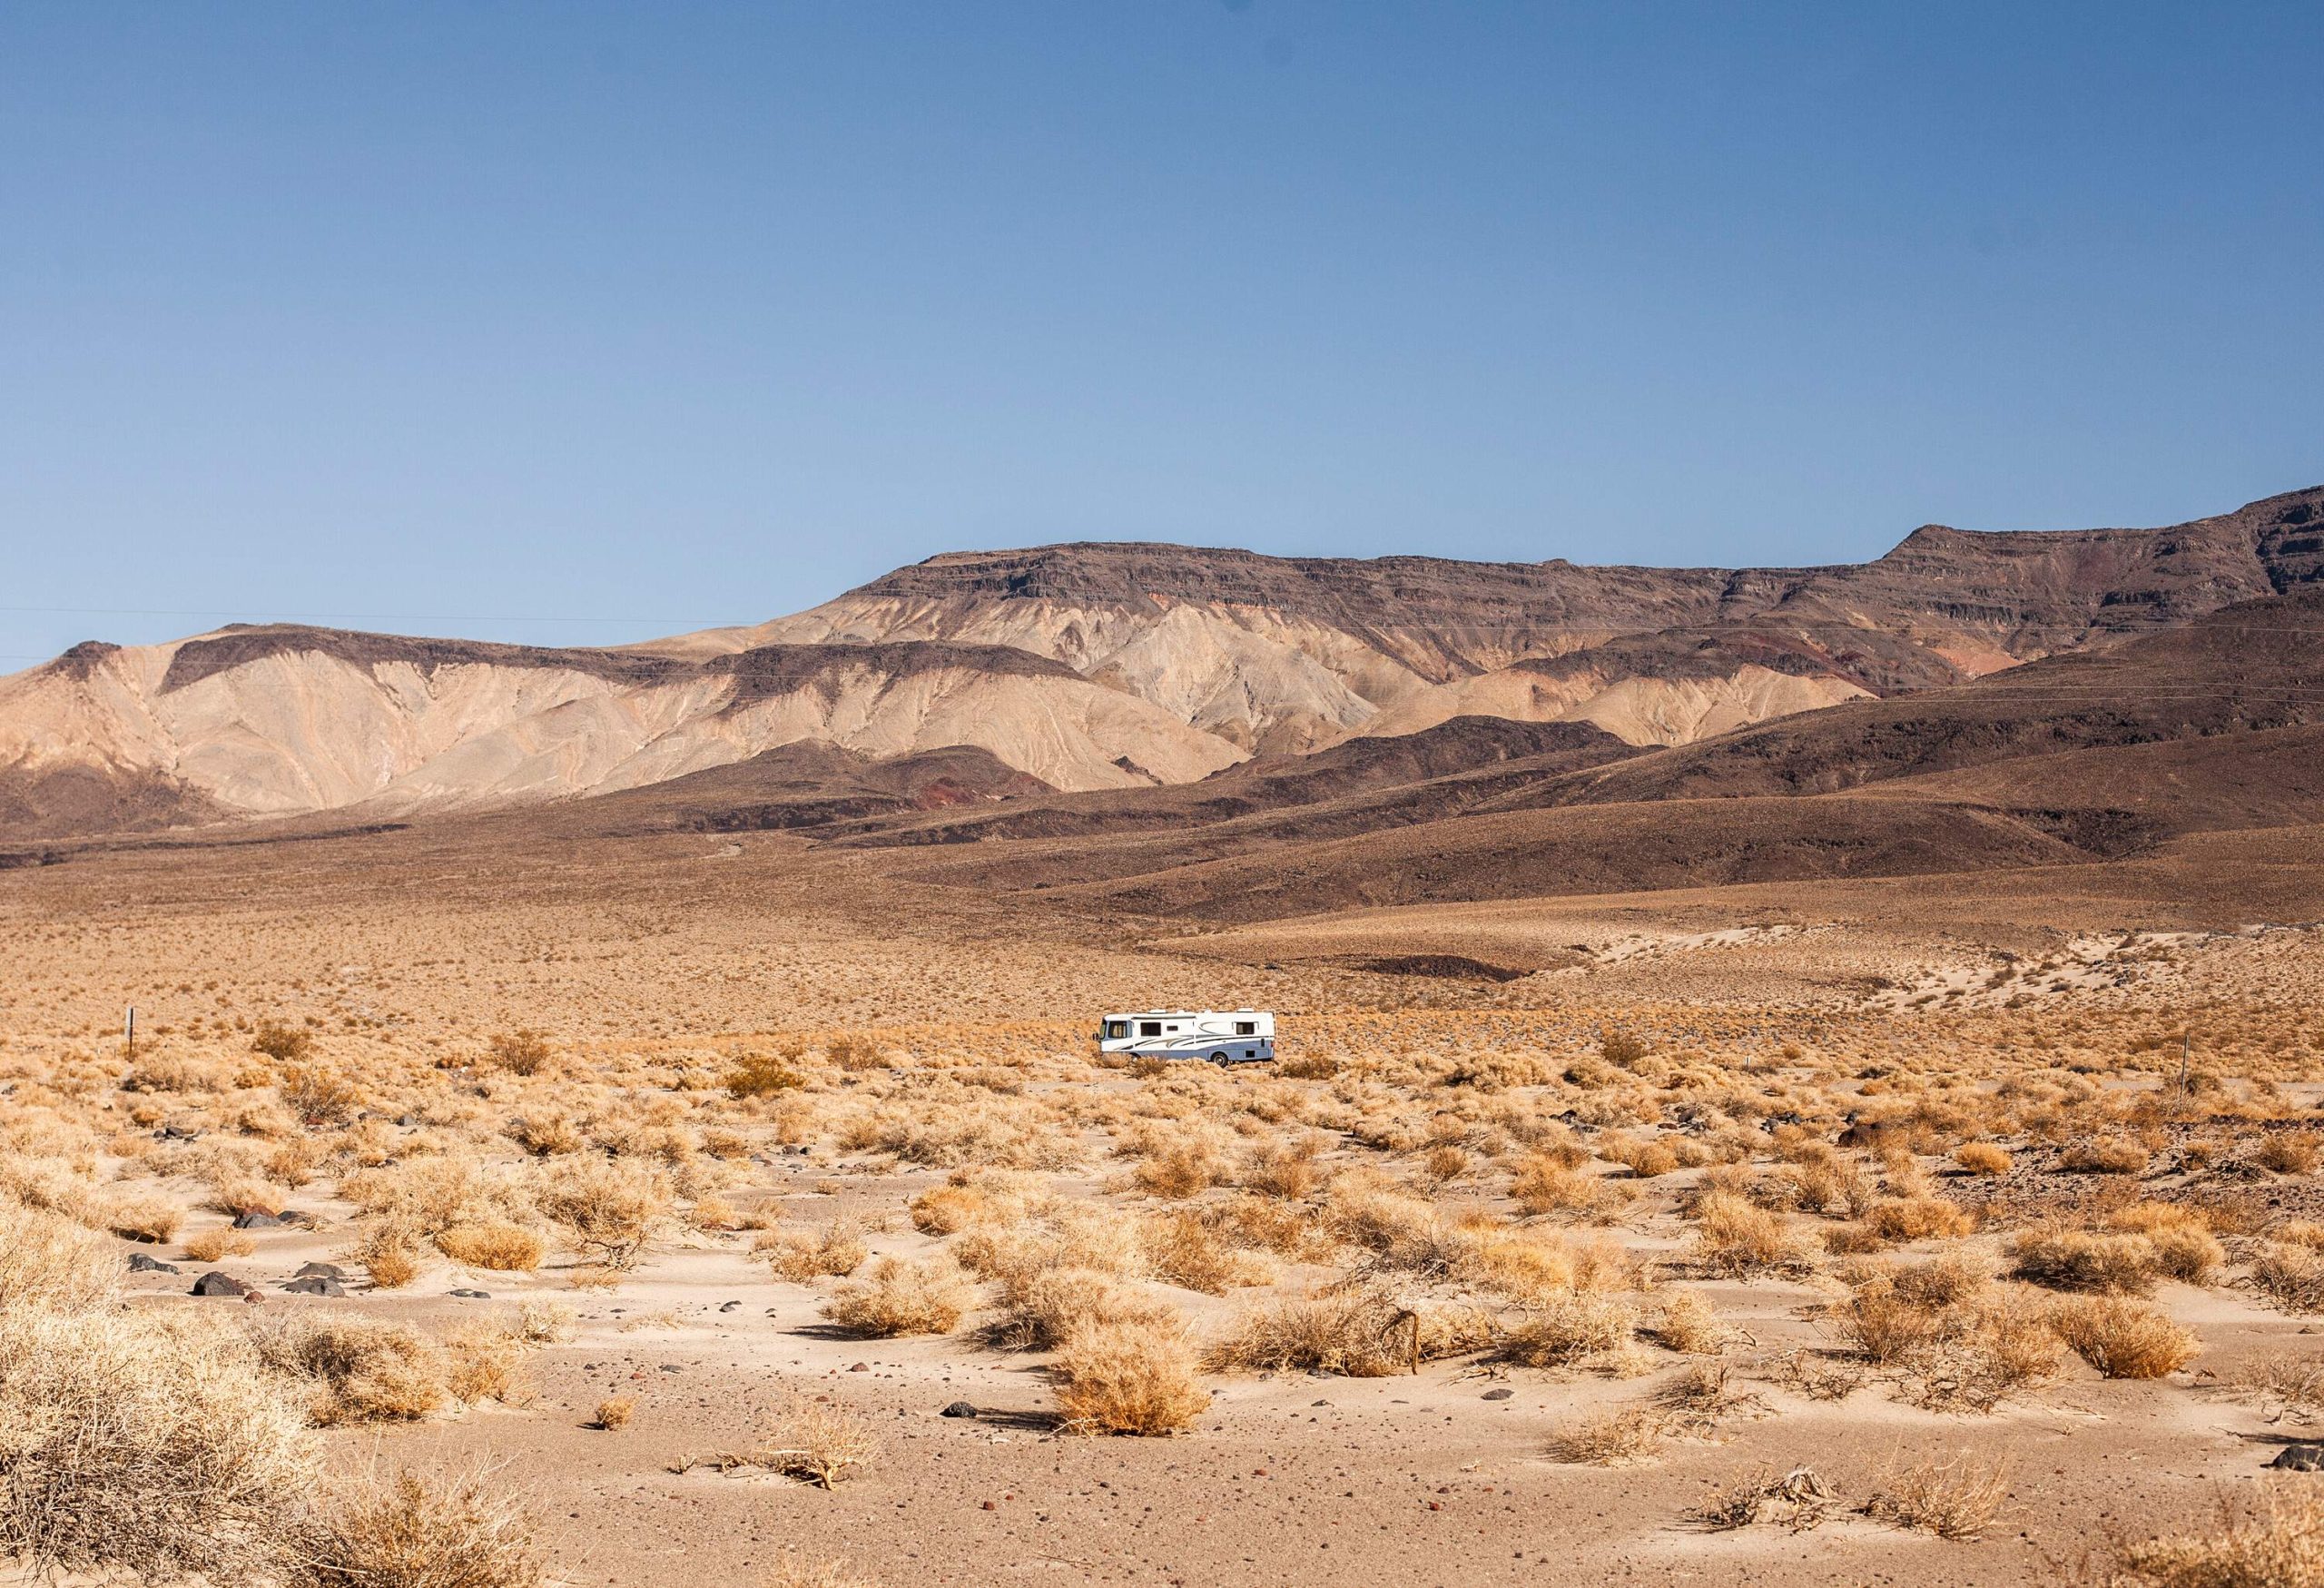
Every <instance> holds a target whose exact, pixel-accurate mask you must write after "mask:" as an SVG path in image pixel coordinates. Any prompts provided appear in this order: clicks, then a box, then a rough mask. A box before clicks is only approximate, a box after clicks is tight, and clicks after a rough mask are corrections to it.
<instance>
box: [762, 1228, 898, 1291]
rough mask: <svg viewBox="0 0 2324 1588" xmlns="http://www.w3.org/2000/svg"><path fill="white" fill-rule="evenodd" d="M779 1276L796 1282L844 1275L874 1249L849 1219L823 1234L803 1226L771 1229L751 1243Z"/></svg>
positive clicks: (803, 1282) (835, 1277) (858, 1264)
mask: <svg viewBox="0 0 2324 1588" xmlns="http://www.w3.org/2000/svg"><path fill="white" fill-rule="evenodd" d="M751 1249H752V1250H753V1251H754V1252H756V1253H757V1254H758V1255H759V1256H760V1257H763V1258H765V1259H766V1260H767V1262H768V1264H769V1265H770V1266H772V1267H773V1269H774V1272H775V1275H776V1277H778V1278H783V1279H788V1280H790V1281H791V1282H792V1283H793V1285H804V1284H806V1283H807V1282H808V1281H809V1280H811V1279H819V1278H831V1279H841V1278H845V1277H847V1276H848V1275H850V1274H852V1273H854V1272H855V1270H856V1269H857V1268H858V1267H861V1266H862V1262H863V1259H864V1258H865V1257H866V1256H867V1255H868V1254H869V1252H870V1250H871V1248H868V1247H866V1246H865V1245H864V1244H863V1237H862V1234H861V1233H859V1232H858V1231H857V1229H856V1227H855V1225H854V1224H853V1223H852V1222H851V1221H850V1220H848V1219H844V1218H840V1219H834V1220H833V1221H832V1223H831V1224H830V1225H829V1226H828V1227H826V1228H824V1229H823V1230H822V1232H821V1233H810V1232H808V1231H806V1230H802V1229H771V1230H768V1231H766V1232H765V1233H763V1234H762V1235H761V1236H760V1237H759V1238H757V1239H756V1240H754V1241H753V1242H752V1243H751Z"/></svg>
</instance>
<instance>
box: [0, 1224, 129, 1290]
mask: <svg viewBox="0 0 2324 1588" xmlns="http://www.w3.org/2000/svg"><path fill="white" fill-rule="evenodd" d="M119 1262H121V1260H119V1258H116V1256H113V1247H112V1244H109V1241H107V1239H104V1237H100V1235H98V1232H93V1230H86V1228H82V1226H76V1223H74V1220H70V1218H65V1216H63V1214H51V1211H42V1209H33V1207H21V1204H16V1202H0V1309H24V1307H58V1309H72V1311H79V1309H88V1307H100V1305H103V1302H107V1299H112V1297H113V1295H116V1290H119V1288H121V1286H119V1272H121V1267H119Z"/></svg>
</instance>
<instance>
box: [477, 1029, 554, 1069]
mask: <svg viewBox="0 0 2324 1588" xmlns="http://www.w3.org/2000/svg"><path fill="white" fill-rule="evenodd" d="M485 1051H486V1056H487V1058H489V1059H490V1060H491V1061H492V1064H493V1066H494V1068H496V1069H499V1070H507V1071H508V1073H509V1074H511V1075H538V1074H539V1073H540V1072H541V1071H542V1070H546V1069H547V1068H548V1061H549V1046H548V1038H547V1036H546V1035H545V1034H544V1033H542V1032H540V1031H502V1032H501V1033H499V1034H498V1035H497V1036H496V1037H494V1038H493V1039H492V1041H490V1042H488V1043H487V1044H486V1047H485Z"/></svg>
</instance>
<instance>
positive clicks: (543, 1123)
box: [503, 1113, 588, 1158]
mask: <svg viewBox="0 0 2324 1588" xmlns="http://www.w3.org/2000/svg"><path fill="white" fill-rule="evenodd" d="M503 1134H505V1135H506V1136H507V1138H508V1139H509V1140H511V1141H514V1142H515V1143H516V1144H517V1146H519V1147H521V1148H523V1149H525V1150H526V1151H527V1152H529V1153H531V1154H532V1155H533V1156H534V1157H535V1158H555V1157H556V1156H557V1155H559V1154H560V1153H566V1152H578V1151H580V1150H581V1149H583V1148H584V1147H586V1146H587V1145H588V1142H587V1141H586V1139H584V1138H583V1137H582V1134H581V1129H580V1127H579V1126H577V1125H576V1124H574V1122H573V1121H572V1120H570V1119H566V1117H565V1116H564V1115H563V1114H557V1113H547V1114H527V1115H526V1116H525V1117H524V1118H522V1119H511V1120H509V1121H508V1123H507V1127H506V1129H505V1130H504V1131H503Z"/></svg>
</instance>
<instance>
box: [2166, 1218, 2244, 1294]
mask: <svg viewBox="0 0 2324 1588" xmlns="http://www.w3.org/2000/svg"><path fill="white" fill-rule="evenodd" d="M2147 1244H2148V1245H2149V1246H2150V1247H2152V1248H2153V1251H2154V1266H2155V1267H2157V1268H2158V1269H2160V1270H2161V1271H2162V1272H2163V1273H2165V1274H2168V1275H2169V1276H2170V1277H2171V1278H2173V1279H2177V1280H2180V1281H2181V1282H2183V1283H2185V1284H2189V1285H2208V1284H2210V1283H2211V1280H2212V1279H2213V1278H2214V1277H2217V1275H2218V1272H2219V1267H2220V1265H2221V1264H2222V1263H2224V1262H2226V1261H2227V1248H2225V1247H2222V1246H2221V1245H2220V1243H2219V1239H2218V1238H2217V1237H2215V1236H2213V1235H2212V1234H2211V1231H2210V1230H2208V1229H2205V1228H2201V1226H2200V1225H2192V1224H2167V1225H2164V1226H2163V1227H2162V1228H2160V1229H2157V1230H2155V1231H2154V1232H2153V1233H2152V1234H2151V1235H2149V1236H2148V1237H2147Z"/></svg>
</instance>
